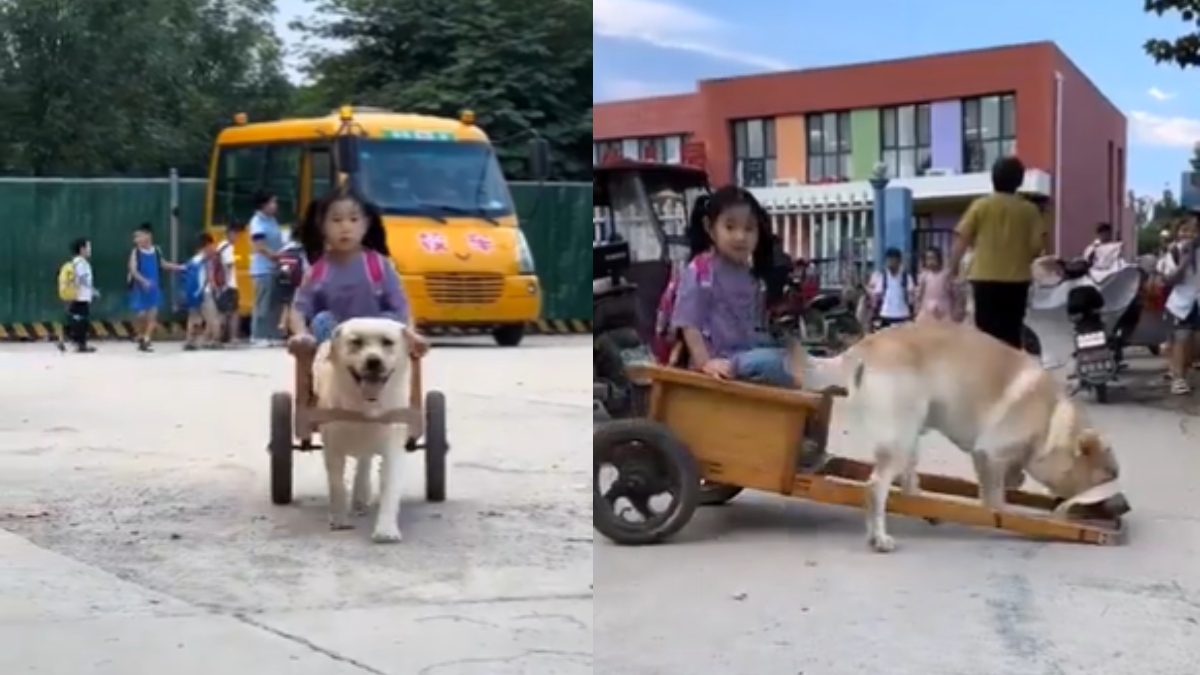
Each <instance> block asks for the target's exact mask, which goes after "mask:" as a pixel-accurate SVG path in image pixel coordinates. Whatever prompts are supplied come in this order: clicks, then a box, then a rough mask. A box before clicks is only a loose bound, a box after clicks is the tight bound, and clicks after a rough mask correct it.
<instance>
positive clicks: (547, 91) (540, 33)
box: [296, 0, 592, 180]
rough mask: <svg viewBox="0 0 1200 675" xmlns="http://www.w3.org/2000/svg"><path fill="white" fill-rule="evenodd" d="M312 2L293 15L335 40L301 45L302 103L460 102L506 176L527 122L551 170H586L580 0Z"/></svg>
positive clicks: (418, 108) (448, 109)
mask: <svg viewBox="0 0 1200 675" xmlns="http://www.w3.org/2000/svg"><path fill="white" fill-rule="evenodd" d="M316 10H317V11H316V14H315V18H314V19H313V20H311V21H308V22H301V23H299V24H297V26H296V27H297V28H298V29H299V30H301V31H302V32H303V33H305V34H307V35H308V36H309V37H310V38H315V40H314V43H315V44H323V43H324V44H328V43H330V42H334V43H337V44H339V45H344V46H345V48H344V49H341V50H334V51H318V52H316V53H312V54H310V55H309V61H310V69H309V75H310V76H311V78H312V80H313V82H314V84H313V86H312V89H311V90H309V91H306V92H305V101H306V104H308V105H313V104H315V103H317V102H319V103H321V104H323V107H324V108H325V109H326V110H328V109H330V108H332V107H336V106H337V105H340V104H344V103H354V104H361V105H372V106H379V107H383V108H389V109H393V110H398V111H406V112H417V113H425V114H433V115H442V116H451V117H453V116H457V115H458V114H459V113H460V112H461V111H463V110H465V109H469V110H473V111H474V112H475V113H476V115H477V118H478V121H479V124H480V125H481V126H482V127H483V128H484V129H485V130H486V131H487V132H488V133H489V135H491V137H492V139H493V140H494V142H495V143H496V145H497V148H498V151H499V153H500V157H501V160H502V161H503V163H504V166H505V170H506V173H508V175H509V176H511V177H514V178H521V177H523V176H524V175H525V171H526V168H527V167H526V164H525V158H526V151H525V149H526V147H527V145H528V141H529V140H530V139H531V138H532V137H533V136H534V134H538V135H540V136H541V137H543V138H545V139H546V140H547V141H549V143H550V146H551V149H552V153H553V157H554V170H555V174H556V175H555V177H556V178H560V179H578V180H583V179H584V178H585V177H586V176H587V175H589V174H590V172H591V164H590V155H588V154H587V152H586V150H589V149H590V145H588V144H590V143H591V107H592V98H591V92H590V90H589V89H588V87H589V86H590V84H591V79H592V78H591V69H592V38H591V34H590V32H589V31H590V26H591V19H590V10H591V3H588V2H584V1H583V0H320V2H318V3H317V5H316ZM585 132H586V133H585ZM585 139H586V143H585Z"/></svg>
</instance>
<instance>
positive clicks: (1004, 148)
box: [961, 92, 1017, 173]
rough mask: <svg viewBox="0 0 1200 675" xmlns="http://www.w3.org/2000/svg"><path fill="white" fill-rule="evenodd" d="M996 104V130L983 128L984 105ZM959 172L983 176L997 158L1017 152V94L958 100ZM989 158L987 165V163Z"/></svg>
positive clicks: (997, 94) (1006, 93) (990, 95)
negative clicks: (960, 160) (960, 151)
mask: <svg viewBox="0 0 1200 675" xmlns="http://www.w3.org/2000/svg"><path fill="white" fill-rule="evenodd" d="M992 101H995V103H996V122H995V123H996V129H995V130H994V132H993V130H991V129H986V128H985V126H986V123H987V121H988V120H986V119H984V113H985V111H986V108H985V105H986V104H988V103H990V102H992ZM962 110H963V112H962V120H961V122H962V127H961V128H962V138H963V147H962V167H963V173H986V172H988V171H991V169H992V167H991V164H994V163H995V161H996V160H997V159H1000V158H1002V157H1008V156H1012V155H1016V153H1017V94H1016V92H1001V93H995V94H986V95H984V96H974V97H971V98H965V99H963V100H962ZM989 155H991V156H992V160H991V162H989V161H988V157H989Z"/></svg>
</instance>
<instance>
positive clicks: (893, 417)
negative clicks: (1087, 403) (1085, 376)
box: [791, 321, 1130, 553]
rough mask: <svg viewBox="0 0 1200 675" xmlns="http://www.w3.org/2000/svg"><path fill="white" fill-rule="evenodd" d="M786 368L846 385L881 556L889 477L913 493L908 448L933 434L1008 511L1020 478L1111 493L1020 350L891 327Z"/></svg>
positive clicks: (1086, 441)
mask: <svg viewBox="0 0 1200 675" xmlns="http://www.w3.org/2000/svg"><path fill="white" fill-rule="evenodd" d="M791 360H792V372H793V373H795V374H797V377H798V380H800V384H801V385H802V386H804V388H805V389H813V390H824V389H827V388H831V387H837V388H843V389H845V390H846V391H847V392H848V393H849V399H848V404H849V406H850V408H851V410H852V411H853V412H854V413H856V415H855V417H856V419H855V421H856V423H857V424H858V425H859V426H860V427H861V428H862V429H863V430H864V431H866V435H867V437H868V439H869V442H870V443H872V444H873V446H874V452H875V462H876V463H875V470H874V473H873V474H872V476H871V479H870V482H869V485H868V488H867V489H868V501H867V504H866V509H867V513H866V517H867V523H866V524H867V538H868V542H869V544H870V546H871V547H872V548H873V549H875V550H876V551H879V552H885V553H886V552H890V551H892V550H893V549H894V548H895V541H894V540H893V539H892V537H891V536H890V535H889V534H888V531H887V521H886V512H887V500H888V495H889V493H890V492H891V488H892V485H893V483H895V482H896V481H897V480H899V482H900V486H901V489H902V490H903V491H905V492H906V493H909V494H915V493H916V492H917V491H918V490H919V479H918V477H917V462H918V456H917V446H918V440H919V439H920V437H921V435H922V434H923V433H925V432H927V431H938V432H941V433H942V434H943V435H945V436H946V437H947V438H948V439H949V440H950V441H951V442H952V443H954V444H955V445H957V446H958V447H959V448H961V449H962V450H963V451H964V452H967V453H970V454H971V456H972V458H973V460H974V463H975V470H976V473H977V475H978V482H979V485H980V497H981V499H982V501H983V503H984V505H986V506H987V507H988V508H991V509H993V510H996V511H999V510H1002V509H1004V508H1005V491H1006V489H1016V488H1019V487H1020V485H1021V483H1022V481H1023V480H1024V476H1025V474H1026V473H1028V474H1029V475H1030V476H1031V477H1033V479H1034V480H1036V481H1037V482H1039V483H1041V484H1042V485H1044V486H1046V488H1047V489H1049V491H1050V492H1051V493H1052V494H1054V496H1056V497H1059V498H1062V499H1067V500H1070V499H1072V498H1075V497H1079V496H1080V495H1083V494H1084V493H1086V492H1089V491H1092V490H1094V489H1096V488H1100V487H1101V486H1109V487H1113V488H1114V489H1115V483H1116V480H1117V478H1118V475H1119V473H1120V472H1119V468H1118V466H1117V460H1116V457H1115V456H1114V454H1113V452H1112V449H1111V448H1110V447H1109V446H1108V444H1107V443H1106V442H1105V441H1104V439H1103V438H1102V437H1101V436H1100V434H1099V433H1098V432H1097V431H1096V430H1095V429H1093V428H1091V427H1089V426H1088V425H1087V424H1086V420H1085V419H1084V416H1083V411H1081V410H1080V409H1079V407H1078V406H1077V405H1076V403H1075V402H1074V401H1072V400H1071V399H1070V397H1069V396H1068V395H1067V393H1066V392H1065V391H1064V390H1063V387H1062V386H1061V385H1060V384H1059V383H1058V382H1056V381H1055V380H1054V379H1053V377H1052V376H1051V375H1049V374H1047V373H1046V372H1045V371H1044V370H1042V368H1041V366H1040V365H1039V364H1038V363H1037V362H1036V361H1034V360H1033V359H1031V358H1029V357H1028V356H1026V355H1025V354H1023V353H1021V352H1019V351H1017V350H1015V349H1012V348H1011V347H1009V346H1007V345H1005V344H1003V343H1001V342H1000V341H998V340H995V339H993V338H992V337H990V336H988V335H985V334H984V333H982V332H979V331H978V330H975V329H974V328H972V327H967V326H963V325H959V324H954V323H949V322H941V321H933V322H928V323H916V324H909V325H904V326H897V327H893V328H889V329H886V330H883V331H881V332H879V333H876V334H874V335H870V336H868V337H866V338H865V339H864V340H863V341H861V342H859V343H858V344H856V345H855V346H854V347H852V348H851V349H850V350H849V351H847V352H846V353H844V354H842V355H841V356H839V357H835V358H832V359H817V358H812V357H809V356H807V355H805V354H804V352H803V350H802V349H794V350H793V352H792V357H791ZM1113 494H1115V496H1111V497H1109V498H1108V499H1107V501H1105V502H1104V503H1103V505H1102V509H1103V511H1105V512H1106V513H1107V514H1109V515H1111V516H1113V517H1117V516H1121V515H1124V514H1125V513H1127V512H1128V511H1129V510H1130V509H1129V504H1128V502H1126V500H1125V498H1124V496H1123V495H1121V494H1120V493H1119V492H1114V493H1113Z"/></svg>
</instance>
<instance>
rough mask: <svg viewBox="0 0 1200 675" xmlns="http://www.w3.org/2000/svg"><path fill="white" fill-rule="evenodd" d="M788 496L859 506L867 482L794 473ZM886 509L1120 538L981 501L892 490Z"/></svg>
mask: <svg viewBox="0 0 1200 675" xmlns="http://www.w3.org/2000/svg"><path fill="white" fill-rule="evenodd" d="M791 496H793V497H799V498H801V499H809V500H812V501H815V502H821V503H823V504H836V505H839V506H849V507H853V508H859V509H861V508H863V507H864V505H865V504H866V486H864V485H863V484H861V483H847V482H842V481H839V480H837V479H832V478H821V477H815V476H797V477H796V481H795V484H794V486H793V488H792V491H791ZM888 513H894V514H897V515H903V516H912V517H916V518H925V519H929V520H940V521H945V522H951V523H958V524H960V525H969V526H975V527H984V528H991V529H996V530H1004V531H1008V532H1015V533H1018V534H1023V535H1026V536H1030V537H1038V538H1043V539H1057V540H1061V541H1074V542H1081V543H1087V544H1100V545H1115V544H1119V543H1120V542H1121V539H1122V532H1121V531H1120V529H1108V528H1103V527H1098V526H1094V525H1088V524H1084V523H1075V522H1070V521H1066V520H1061V519H1057V518H1054V517H1051V516H1048V515H1038V516H1033V515H1025V514H1022V513H1018V512H1007V511H1006V512H1003V513H1001V512H996V511H991V510H989V509H987V508H984V507H983V506H982V505H980V504H971V503H967V502H962V501H957V500H954V499H947V498H946V497H932V496H926V495H919V496H909V495H904V494H901V493H899V492H898V491H893V492H892V494H891V496H890V497H889V499H888Z"/></svg>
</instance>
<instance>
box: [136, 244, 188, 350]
mask: <svg viewBox="0 0 1200 675" xmlns="http://www.w3.org/2000/svg"><path fill="white" fill-rule="evenodd" d="M164 271H167V272H182V271H183V265H177V264H175V263H173V262H169V261H167V260H164V259H163V254H162V249H160V248H159V247H158V246H155V245H154V230H153V228H151V227H150V224H149V223H142V224H141V225H139V226H138V227H137V229H135V230H134V231H133V250H131V251H130V252H129V263H128V270H127V272H128V284H129V308H130V309H131V310H133V314H134V319H135V321H134V324H135V332H136V340H137V346H138V351H142V352H152V351H154V346H153V339H154V332H155V330H156V329H157V328H158V308H159V305H161V304H162V282H163V272H164Z"/></svg>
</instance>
